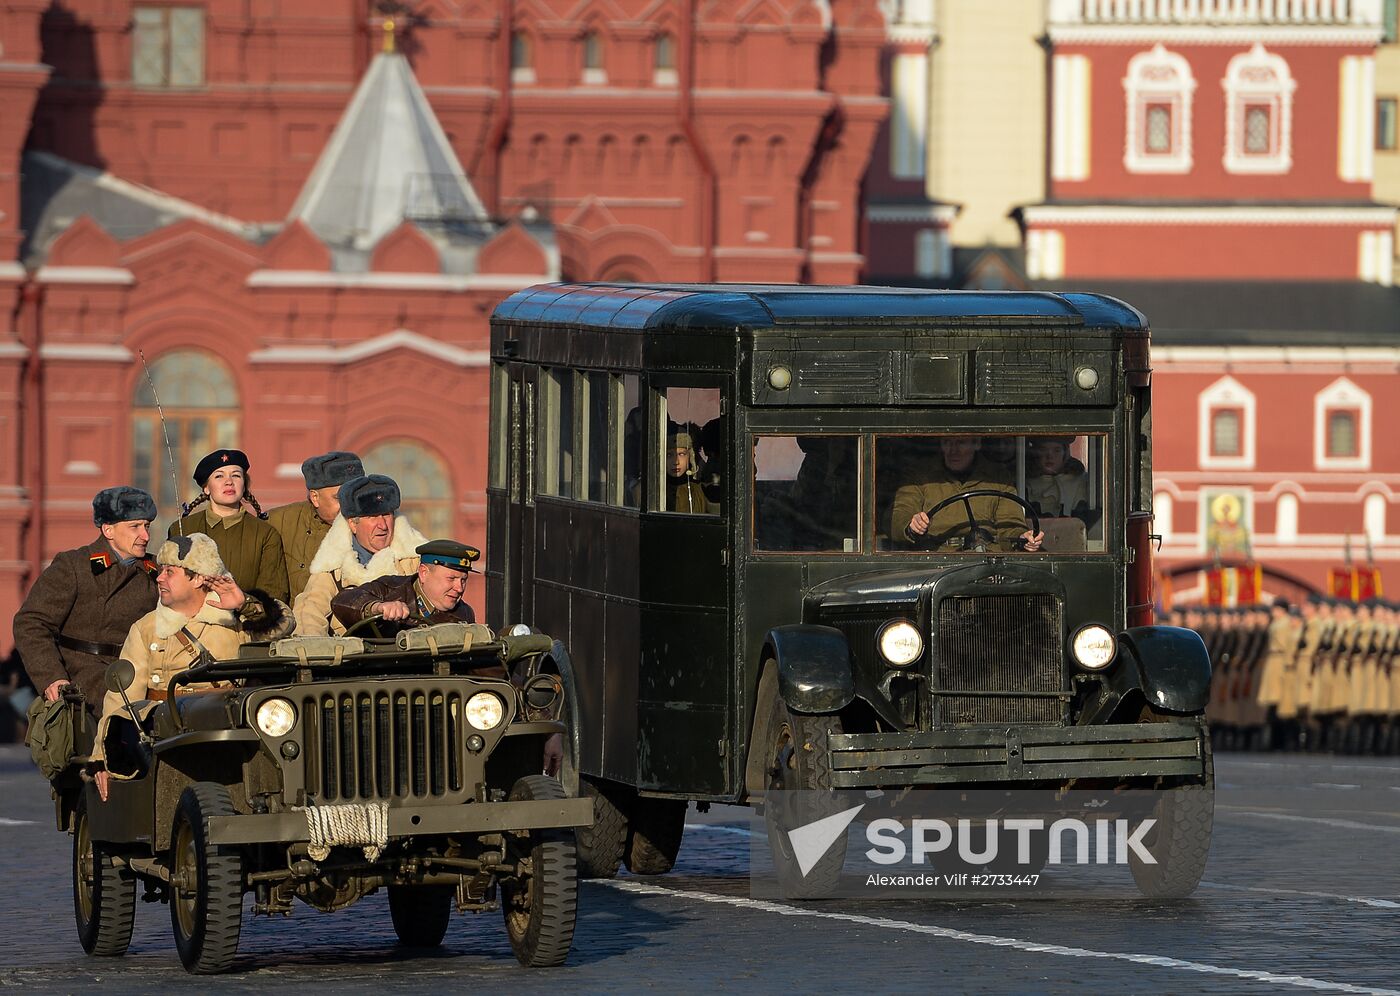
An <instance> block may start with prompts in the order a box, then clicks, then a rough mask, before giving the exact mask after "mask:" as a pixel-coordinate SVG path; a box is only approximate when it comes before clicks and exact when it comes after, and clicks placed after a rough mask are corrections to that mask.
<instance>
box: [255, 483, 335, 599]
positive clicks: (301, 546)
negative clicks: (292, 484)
mask: <svg viewBox="0 0 1400 996" xmlns="http://www.w3.org/2000/svg"><path fill="white" fill-rule="evenodd" d="M267 524H268V525H269V526H271V527H272V528H273V529H276V530H277V535H279V536H280V537H282V557H283V559H284V561H285V562H286V565H287V587H288V590H289V591H290V593H291V599H290V601H294V600H295V599H296V597H297V596H298V595H300V594H301V593H302V592H303V591H305V590H306V582H307V581H309V580H310V579H311V558H312V557H314V556H316V551H317V550H318V549H320V546H321V542H322V541H323V540H324V539H325V538H326V534H327V533H329V532H330V531H331V524H330V523H329V522H324V521H322V519H321V516H320V515H318V514H317V512H316V509H315V507H314V506H313V505H312V504H311V502H309V501H298V502H293V503H292V504H290V505H282V506H281V507H279V508H274V509H273V510H272V511H271V512H268V513H267Z"/></svg>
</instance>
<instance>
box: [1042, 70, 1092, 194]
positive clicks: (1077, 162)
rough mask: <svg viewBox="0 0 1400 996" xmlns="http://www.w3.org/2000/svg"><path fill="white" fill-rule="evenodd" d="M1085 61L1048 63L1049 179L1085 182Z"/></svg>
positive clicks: (1086, 99)
mask: <svg viewBox="0 0 1400 996" xmlns="http://www.w3.org/2000/svg"><path fill="white" fill-rule="evenodd" d="M1089 69H1090V64H1089V57H1088V56H1085V55H1056V56H1055V57H1054V59H1053V60H1052V62H1051V73H1052V75H1051V86H1050V97H1051V109H1050V119H1051V134H1050V178H1051V179H1052V180H1087V179H1088V178H1089V118H1090V113H1089Z"/></svg>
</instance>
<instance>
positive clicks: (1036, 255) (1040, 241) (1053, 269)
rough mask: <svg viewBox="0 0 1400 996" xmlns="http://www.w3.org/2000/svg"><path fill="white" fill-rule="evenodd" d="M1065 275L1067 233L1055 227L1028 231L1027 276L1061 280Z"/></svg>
mask: <svg viewBox="0 0 1400 996" xmlns="http://www.w3.org/2000/svg"><path fill="white" fill-rule="evenodd" d="M1064 275H1065V233H1064V232H1061V231H1057V230H1056V229H1053V228H1034V229H1031V230H1030V231H1028V232H1026V276H1027V277H1029V278H1030V279H1032V280H1059V279H1060V278H1061V277H1063V276H1064Z"/></svg>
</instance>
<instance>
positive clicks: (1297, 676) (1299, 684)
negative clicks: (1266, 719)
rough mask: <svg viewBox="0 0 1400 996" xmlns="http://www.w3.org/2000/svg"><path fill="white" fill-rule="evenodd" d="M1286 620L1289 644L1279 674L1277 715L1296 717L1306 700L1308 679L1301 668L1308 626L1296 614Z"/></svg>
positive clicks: (1280, 716) (1286, 617)
mask: <svg viewBox="0 0 1400 996" xmlns="http://www.w3.org/2000/svg"><path fill="white" fill-rule="evenodd" d="M1284 621H1285V622H1287V623H1288V631H1287V634H1286V636H1285V639H1286V640H1287V645H1286V646H1285V647H1284V650H1283V655H1282V656H1283V666H1282V669H1281V673H1280V675H1279V698H1278V713H1277V715H1278V718H1279V719H1296V718H1297V716H1298V707H1299V703H1301V702H1303V701H1304V688H1305V680H1306V679H1305V678H1304V677H1303V676H1302V674H1301V673H1300V670H1301V668H1302V665H1303V646H1304V640H1305V638H1306V637H1305V632H1306V626H1305V625H1304V623H1303V620H1302V619H1299V618H1297V617H1296V616H1285V617H1284ZM1271 645H1272V644H1271ZM1309 666H1311V665H1309Z"/></svg>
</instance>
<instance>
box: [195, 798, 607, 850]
mask: <svg viewBox="0 0 1400 996" xmlns="http://www.w3.org/2000/svg"><path fill="white" fill-rule="evenodd" d="M592 823H593V800H592V799H543V800H537V801H536V800H521V801H518V802H469V803H463V804H459V805H447V806H403V807H399V808H394V807H392V805H391V808H390V809H389V840H390V841H393V840H396V839H398V838H402V837H419V836H431V835H434V834H451V833H494V832H496V831H499V830H552V829H561V828H568V827H585V826H589V825H591V824H592ZM310 839H311V835H310V833H309V832H308V830H307V826H306V814H305V813H303V812H288V813H253V814H249V815H244V816H211V817H209V821H208V840H209V842H210V843H211V844H273V843H277V844H282V843H286V844H295V843H298V842H301V841H308V840H310Z"/></svg>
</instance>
